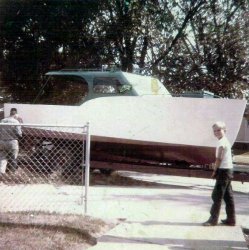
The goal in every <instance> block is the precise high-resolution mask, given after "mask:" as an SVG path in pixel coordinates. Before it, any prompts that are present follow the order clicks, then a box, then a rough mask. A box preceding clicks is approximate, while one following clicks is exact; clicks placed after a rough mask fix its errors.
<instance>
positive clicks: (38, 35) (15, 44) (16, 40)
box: [0, 0, 98, 101]
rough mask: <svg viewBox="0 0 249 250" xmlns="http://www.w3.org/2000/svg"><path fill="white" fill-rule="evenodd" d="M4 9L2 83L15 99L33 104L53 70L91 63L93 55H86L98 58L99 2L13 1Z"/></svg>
mask: <svg viewBox="0 0 249 250" xmlns="http://www.w3.org/2000/svg"><path fill="white" fill-rule="evenodd" d="M1 9H2V10H4V12H3V13H4V15H3V16H2V17H1V21H0V25H1V27H0V30H1V32H0V37H1V49H2V57H3V61H4V64H3V65H4V66H3V69H2V70H3V78H4V81H5V82H7V84H8V85H9V87H10V88H11V91H12V92H13V93H15V96H14V97H15V99H19V98H20V97H21V98H22V101H23V99H27V101H30V100H32V98H33V95H35V93H36V92H37V90H38V89H39V85H40V79H41V75H43V73H44V72H46V71H47V70H48V69H49V68H50V67H51V66H52V65H54V66H55V67H56V68H61V67H64V66H71V65H74V66H75V65H80V63H81V62H82V61H83V62H84V63H86V64H87V63H89V62H87V60H86V59H85V58H90V56H89V57H86V56H85V57H83V58H82V55H84V54H85V55H86V54H87V52H88V54H98V53H96V47H94V46H91V50H90V49H89V47H90V45H92V44H94V43H93V41H92V39H93V38H92V37H91V36H90V38H89V36H88V30H89V26H90V25H91V20H92V19H93V18H94V17H95V16H94V13H96V12H97V11H98V1H87V0H85V1H83V0H64V1H60V0H55V1H49V0H46V1H42V0H20V1H15V0H8V1H3V2H1ZM83 52H85V53H83ZM88 60H89V59H88Z"/></svg>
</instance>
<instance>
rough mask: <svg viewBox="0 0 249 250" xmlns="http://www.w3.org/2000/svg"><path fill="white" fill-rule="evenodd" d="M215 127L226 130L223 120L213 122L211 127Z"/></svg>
mask: <svg viewBox="0 0 249 250" xmlns="http://www.w3.org/2000/svg"><path fill="white" fill-rule="evenodd" d="M214 127H216V128H220V129H224V130H225V131H226V124H225V122H220V121H219V122H216V123H214V125H213V128H214Z"/></svg>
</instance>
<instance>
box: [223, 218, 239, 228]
mask: <svg viewBox="0 0 249 250" xmlns="http://www.w3.org/2000/svg"><path fill="white" fill-rule="evenodd" d="M221 224H223V225H227V226H235V225H236V223H235V221H229V220H227V219H226V220H221Z"/></svg>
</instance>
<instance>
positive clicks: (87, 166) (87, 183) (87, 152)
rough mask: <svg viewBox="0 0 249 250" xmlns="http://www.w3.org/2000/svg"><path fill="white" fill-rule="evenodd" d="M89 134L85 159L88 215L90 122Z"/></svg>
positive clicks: (87, 135)
mask: <svg viewBox="0 0 249 250" xmlns="http://www.w3.org/2000/svg"><path fill="white" fill-rule="evenodd" d="M86 127H87V134H86V149H85V150H86V157H85V161H86V162H85V214H87V208H88V189H89V180H90V141H91V140H90V139H91V135H90V127H89V122H88V123H87V125H86Z"/></svg>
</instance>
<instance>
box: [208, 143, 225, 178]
mask: <svg viewBox="0 0 249 250" xmlns="http://www.w3.org/2000/svg"><path fill="white" fill-rule="evenodd" d="M224 150H225V149H224V147H223V146H220V147H219V149H218V155H217V157H216V159H215V163H214V171H213V173H212V176H211V177H212V178H214V177H215V176H216V171H217V169H218V168H219V167H220V164H221V162H222V160H223V157H224Z"/></svg>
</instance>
